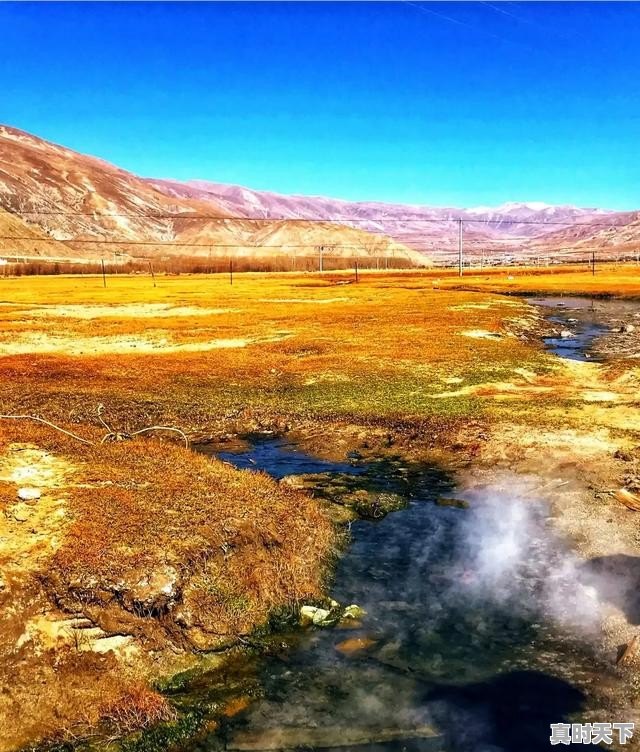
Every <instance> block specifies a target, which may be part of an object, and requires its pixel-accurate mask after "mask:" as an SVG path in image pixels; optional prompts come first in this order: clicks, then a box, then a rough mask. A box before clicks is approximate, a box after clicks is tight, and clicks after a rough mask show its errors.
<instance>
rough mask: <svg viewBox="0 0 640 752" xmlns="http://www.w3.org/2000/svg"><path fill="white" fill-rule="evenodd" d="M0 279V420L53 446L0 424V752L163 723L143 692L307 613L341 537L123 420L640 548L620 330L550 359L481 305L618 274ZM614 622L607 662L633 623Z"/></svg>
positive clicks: (532, 315)
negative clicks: (596, 346)
mask: <svg viewBox="0 0 640 752" xmlns="http://www.w3.org/2000/svg"><path fill="white" fill-rule="evenodd" d="M0 287H1V288H2V292H1V294H0V320H1V322H2V324H1V327H0V379H1V380H2V393H1V396H0V413H2V415H3V416H38V417H40V418H43V419H45V420H47V421H50V422H53V423H54V424H55V425H56V426H58V427H60V428H63V429H64V430H65V431H67V432H70V433H71V434H73V435H69V434H68V433H61V432H60V431H58V430H55V429H54V428H53V427H51V426H50V425H46V424H44V423H42V422H36V421H33V420H30V419H23V418H18V419H16V418H3V419H0V448H1V451H2V454H1V456H0V505H1V506H2V512H3V514H2V516H0V578H1V583H0V588H1V589H0V606H1V608H0V685H1V686H2V692H1V693H0V739H1V741H0V749H1V750H3V751H4V750H7V751H8V750H14V749H19V748H21V747H25V746H26V745H28V744H30V743H32V742H35V741H41V740H67V739H73V738H76V737H83V736H85V735H87V734H91V733H92V732H93V731H92V730H95V729H96V728H97V727H100V728H101V729H102V731H103V732H104V734H106V735H107V736H108V735H109V734H112V735H119V734H123V733H126V732H127V731H130V730H133V729H135V728H136V727H140V726H144V725H149V724H153V723H156V722H159V721H167V722H170V721H171V720H172V718H173V712H174V711H173V709H172V707H171V705H170V704H169V703H168V702H167V700H166V699H165V698H164V697H163V696H162V695H160V694H158V693H157V692H155V690H153V689H152V688H151V687H152V686H153V685H154V684H155V683H157V682H158V681H160V680H161V679H162V678H163V677H166V676H168V675H171V674H174V673H176V672H177V671H181V670H186V669H189V668H192V667H193V666H195V665H196V664H197V663H198V662H201V661H202V660H203V658H202V657H201V656H202V654H203V653H206V654H207V655H209V656H210V657H209V659H208V660H210V661H212V662H216V661H224V660H226V657H222V658H221V657H218V656H219V655H223V654H222V653H221V652H220V651H224V650H225V649H227V648H229V647H232V646H234V645H238V644H239V643H242V641H246V640H247V639H249V638H250V637H251V635H252V634H255V631H256V630H257V629H259V628H262V627H263V626H264V625H265V623H266V622H267V621H268V618H269V616H270V615H271V614H273V613H276V612H280V613H282V612H283V610H286V609H291V608H293V607H295V606H297V605H299V604H300V603H305V602H306V603H313V602H321V601H322V598H323V595H324V593H325V586H326V582H327V578H328V577H329V575H330V569H331V563H332V561H333V559H334V558H335V556H336V555H337V554H338V552H339V549H340V546H341V545H342V541H341V533H340V530H339V529H337V528H336V527H335V525H334V523H333V522H332V519H331V515H330V514H329V513H328V512H327V509H326V507H323V506H321V505H319V504H318V502H317V501H315V500H314V499H312V498H311V496H309V495H307V494H306V493H304V492H303V491H301V490H298V489H295V488H291V487H289V486H287V485H285V484H279V483H277V482H276V481H274V480H272V479H271V478H269V477H267V476H266V475H264V474H261V473H255V472H252V471H239V470H235V469H234V468H231V467H230V466H228V465H227V464H225V463H223V462H221V461H218V460H211V459H209V458H206V457H204V456H202V455H199V454H196V453H195V452H193V451H192V450H191V449H190V448H187V447H185V446H184V442H183V441H182V436H181V434H179V433H178V432H175V431H174V432H168V431H163V430H153V431H148V432H145V433H140V434H137V435H134V434H135V432H136V431H140V430H141V429H146V428H150V427H153V426H165V427H172V428H178V429H180V430H181V431H183V432H184V433H185V434H186V435H187V436H188V437H189V438H190V439H191V440H192V441H205V440H210V441H214V442H217V443H218V444H219V445H224V443H225V442H229V441H231V440H232V439H235V438H236V437H238V436H240V437H241V436H243V435H248V434H253V433H263V432H273V433H275V434H280V433H288V434H290V435H292V436H295V437H296V439H297V440H298V441H299V442H300V444H301V445H302V446H304V447H307V448H308V449H310V450H313V452H314V453H315V454H318V455H320V456H327V457H331V458H334V459H343V458H344V457H345V455H346V453H347V452H349V451H358V452H360V453H362V454H365V455H366V454H367V453H371V452H376V453H385V452H387V453H389V452H394V453H395V454H401V455H402V456H403V457H405V458H407V459H408V460H411V459H419V458H421V457H424V456H425V455H427V454H429V455H432V454H433V453H434V452H436V453H438V454H439V455H440V456H441V457H442V459H443V462H447V463H450V464H451V465H452V466H455V467H457V468H459V469H461V470H466V471H471V470H472V471H473V473H475V474H476V475H477V478H478V479H479V480H482V479H483V478H484V479H486V478H488V477H491V475H492V474H494V473H496V472H498V471H499V470H500V469H507V468H508V469H510V470H516V471H517V472H518V473H521V474H523V475H526V474H533V475H536V476H537V477H538V478H539V479H540V483H539V486H538V487H537V488H536V489H534V490H535V492H536V493H537V495H538V496H541V497H543V498H545V497H546V496H548V497H549V501H550V503H551V504H552V505H553V508H554V516H555V524H556V525H557V526H558V529H559V530H561V531H562V532H563V533H565V534H566V535H567V537H568V538H571V539H572V540H573V541H575V545H576V546H577V547H578V549H579V551H580V552H581V554H582V555H583V556H584V557H586V558H597V557H602V556H611V555H614V554H615V555H620V556H630V557H637V556H638V555H640V536H639V533H638V523H637V521H636V514H637V513H636V512H634V511H631V510H630V509H629V507H628V506H625V504H624V503H622V502H621V501H620V500H619V493H618V496H616V492H619V490H620V489H621V488H628V489H631V490H632V491H635V490H636V486H637V485H640V476H638V475H637V473H638V472H639V470H638V468H639V467H640V466H639V465H638V463H639V462H640V452H638V450H637V449H636V447H637V444H638V433H639V432H640V418H638V413H637V410H636V409H635V408H637V406H638V396H637V395H638V386H639V382H640V369H639V368H638V365H637V363H638V361H637V359H635V358H634V355H633V353H634V344H633V343H634V342H635V341H636V338H637V334H636V333H633V332H632V333H630V334H629V339H628V343H627V344H628V347H627V348H626V350H625V353H626V355H625V357H624V358H618V359H616V360H614V361H611V362H604V363H590V362H573V361H567V360H561V359H559V358H557V357H555V356H553V355H551V354H549V353H547V352H545V351H544V349H543V347H542V344H541V339H540V332H541V331H542V329H543V324H542V322H541V313H540V310H539V309H537V308H535V307H533V306H531V305H529V304H528V303H527V302H526V301H524V300H522V299H521V298H517V297H514V296H513V295H505V294H504V293H519V294H521V293H526V292H545V293H553V292H555V293H557V292H559V291H563V292H571V293H574V294H597V295H619V294H621V295H626V296H639V297H640V271H639V270H636V269H635V268H629V267H628V268H621V269H617V270H616V269H613V268H611V269H607V270H602V273H601V274H596V276H595V277H592V276H591V275H590V274H586V273H585V272H584V271H574V272H568V273H554V274H549V275H533V274H532V275H528V276H525V275H519V276H514V275H513V273H511V272H508V271H507V272H497V271H495V270H492V272H491V273H490V274H487V275H483V276H477V275H476V276H471V275H469V276H467V277H465V278H463V280H459V279H458V278H457V277H454V276H451V275H440V276H439V277H438V276H437V275H435V274H434V273H432V272H431V273H388V274H387V273H379V274H378V273H372V274H363V275H361V277H360V281H359V282H358V283H357V284H355V283H354V282H353V280H352V279H351V277H349V276H348V275H345V274H335V275H331V274H325V275H322V276H320V275H317V274H313V275H311V274H307V275H303V274H300V275H294V274H286V275H249V274H247V275H236V277H235V278H234V280H233V285H230V284H229V280H228V278H227V277H226V276H223V275H220V276H177V277H169V276H167V277H159V278H158V279H157V286H156V287H154V286H152V281H151V279H150V278H148V277H143V276H132V277H127V276H124V275H117V276H113V277H110V278H109V279H108V282H107V287H106V288H103V286H102V280H101V279H100V278H93V277H91V278H81V277H32V278H24V277H23V278H17V279H12V278H5V279H0ZM464 287H468V288H469V289H463V288H464ZM635 352H637V353H640V339H639V340H638V342H637V347H636V348H635ZM105 437H106V439H107V440H106V441H104V440H105ZM541 468H543V469H544V472H541ZM20 489H22V491H21V490H20ZM25 489H37V493H36V494H32V495H35V496H37V498H28V497H29V495H30V494H29V492H28V491H27V492H26V493H25ZM21 497H25V498H21ZM618 606H619V607H618V609H617V611H616V610H615V609H614V610H613V611H612V613H611V616H610V619H609V620H608V621H607V623H606V624H605V625H603V628H604V632H603V634H604V639H605V640H607V641H608V642H609V644H610V647H611V649H612V650H614V648H615V647H616V646H618V645H620V644H623V643H627V642H628V641H629V640H630V639H631V637H632V636H633V634H634V632H635V626H636V625H635V624H634V622H633V619H632V618H630V617H629V614H625V609H624V604H618ZM34 687H38V688H39V691H37V692H34ZM627 700H628V701H629V703H630V704H632V703H631V699H629V697H628V698H627ZM626 720H628V718H627V719H626Z"/></svg>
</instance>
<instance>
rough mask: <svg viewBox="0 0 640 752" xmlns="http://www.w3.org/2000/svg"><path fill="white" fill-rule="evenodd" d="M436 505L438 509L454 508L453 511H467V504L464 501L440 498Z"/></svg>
mask: <svg viewBox="0 0 640 752" xmlns="http://www.w3.org/2000/svg"><path fill="white" fill-rule="evenodd" d="M436 504H437V505H438V506H439V507H454V509H469V502H468V501H465V500H464V499H454V498H449V497H448V496H441V497H440V498H439V499H438V500H437V501H436Z"/></svg>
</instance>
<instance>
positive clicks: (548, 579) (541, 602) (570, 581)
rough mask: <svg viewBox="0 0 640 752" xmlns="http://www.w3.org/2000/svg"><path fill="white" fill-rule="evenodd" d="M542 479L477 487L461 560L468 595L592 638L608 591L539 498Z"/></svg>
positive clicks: (464, 528) (471, 496) (508, 478)
mask: <svg viewBox="0 0 640 752" xmlns="http://www.w3.org/2000/svg"><path fill="white" fill-rule="evenodd" d="M536 485H538V486H539V485H540V479H539V478H528V477H526V476H525V477H521V476H516V475H509V476H506V477H505V478H503V479H502V482H501V483H500V485H499V486H492V487H488V488H484V489H480V490H472V491H470V492H469V493H468V494H467V495H466V496H467V498H469V499H470V500H471V509H470V510H469V514H468V516H467V517H466V518H465V520H464V522H463V524H462V526H461V540H460V557H461V562H462V566H463V567H464V568H465V570H466V571H468V572H469V573H470V574H469V576H468V577H466V578H465V580H464V585H465V588H466V590H467V594H471V595H473V596H475V597H476V598H482V599H484V600H486V601H491V602H493V603H495V604H500V605H502V606H505V605H506V606H508V607H509V608H510V609H512V610H513V612H514V613H516V614H521V615H529V616H534V615H537V616H538V617H540V618H543V619H546V620H551V621H552V622H555V623H556V624H557V625H558V626H560V627H562V628H564V629H568V630H574V631H577V632H579V634H580V636H581V637H582V638H584V637H586V636H595V635H596V634H597V633H598V632H599V627H600V623H601V620H602V618H603V615H604V613H605V611H606V609H607V606H608V604H607V601H606V599H604V600H601V598H600V594H602V595H603V596H605V598H606V593H607V592H608V591H609V590H610V589H611V587H612V586H613V583H611V586H610V584H609V583H607V582H606V581H605V580H604V579H603V578H600V580H599V582H598V583H597V585H598V586H597V587H595V586H594V584H591V583H588V582H587V579H586V577H585V573H584V561H583V560H582V559H581V558H579V557H578V556H577V555H576V554H575V553H574V552H573V551H572V550H571V549H570V548H569V545H568V543H567V542H565V541H563V540H562V539H560V538H559V537H558V536H557V535H556V534H555V533H554V531H553V529H552V527H551V525H550V524H549V518H548V513H549V511H548V510H549V507H548V504H547V503H546V502H545V501H543V500H541V499H540V498H539V497H538V498H536V495H535V489H536Z"/></svg>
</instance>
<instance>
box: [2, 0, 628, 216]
mask: <svg viewBox="0 0 640 752" xmlns="http://www.w3.org/2000/svg"><path fill="white" fill-rule="evenodd" d="M0 27H1V28H3V29H4V33H3V35H2V40H3V48H2V52H1V53H0V80H1V81H2V90H1V94H0V122H3V123H6V124H10V125H15V126H17V127H20V128H23V129H25V130H28V131H31V132H33V133H36V134H38V135H40V136H43V137H45V138H48V139H50V140H53V141H57V142H59V143H63V144H65V145H67V146H69V147H71V148H74V149H77V150H79V151H82V152H87V153H90V154H95V155H98V156H101V157H103V158H105V159H108V160H109V161H111V162H114V163H116V164H118V165H120V166H122V167H125V168H126V169H130V170H132V171H134V172H136V173H138V174H142V175H148V176H155V177H174V178H178V179H191V178H201V179H209V180H216V181H219V182H230V183H240V184H244V185H248V186H250V187H253V188H261V189H270V190H275V191H279V192H283V193H303V194H324V195H330V196H336V197H342V198H347V199H379V200H386V201H402V202H412V203H426V204H436V205H457V206H475V205H479V204H497V203H501V202H503V201H507V200H542V201H548V202H550V203H575V204H578V205H582V206H596V205H597V206H603V207H607V208H618V209H626V208H628V209H631V208H635V209H638V208H640V193H639V189H640V158H639V157H640V96H639V94H640V91H639V89H640V75H639V71H640V65H639V64H640V45H638V43H637V30H638V28H640V4H634V3H584V4H583V3H562V2H558V3H542V2H536V3H499V2H490V3H489V2H487V3H481V2H478V3H463V2H461V3H420V2H414V0H411V1H410V2H395V3H364V2H362V3H329V2H327V3H311V2H308V3H236V4H232V3H211V4H205V3H194V4H190V3H175V4H174V3H158V4H155V3H140V4H138V3H123V4H111V3H97V4H90V3H85V4H75V3H58V4H53V3H52V4H47V3H33V4H31V3H0Z"/></svg>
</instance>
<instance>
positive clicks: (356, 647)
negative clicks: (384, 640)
mask: <svg viewBox="0 0 640 752" xmlns="http://www.w3.org/2000/svg"><path fill="white" fill-rule="evenodd" d="M375 644H377V640H373V639H371V638H370V637H350V638H349V639H347V640H342V642H339V643H338V644H337V645H336V646H335V648H336V650H337V651H338V653H342V655H354V654H355V653H360V652H362V651H363V650H368V649H369V648H371V647H373V646H374V645H375Z"/></svg>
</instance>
